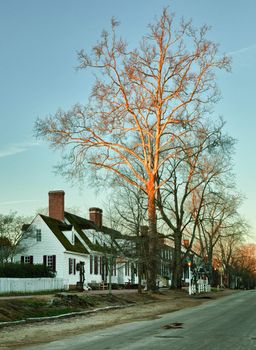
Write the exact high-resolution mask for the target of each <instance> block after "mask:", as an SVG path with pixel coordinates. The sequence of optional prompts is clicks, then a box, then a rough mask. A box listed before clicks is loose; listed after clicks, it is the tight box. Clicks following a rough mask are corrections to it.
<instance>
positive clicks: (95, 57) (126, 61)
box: [35, 9, 229, 291]
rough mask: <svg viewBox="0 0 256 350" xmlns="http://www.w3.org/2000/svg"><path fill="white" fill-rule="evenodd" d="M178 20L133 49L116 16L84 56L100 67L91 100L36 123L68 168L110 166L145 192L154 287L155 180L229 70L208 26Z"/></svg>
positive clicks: (161, 24) (164, 21) (163, 21)
mask: <svg viewBox="0 0 256 350" xmlns="http://www.w3.org/2000/svg"><path fill="white" fill-rule="evenodd" d="M174 22H175V18H174V16H173V15H170V14H169V13H168V11H167V10H166V9H164V10H163V12H162V14H161V16H160V18H159V19H156V20H155V22H154V23H153V24H151V25H150V26H149V33H148V34H147V35H146V36H145V37H144V38H143V39H142V41H141V42H140V45H139V46H138V48H137V49H134V50H132V49H130V48H129V46H128V45H127V43H126V42H125V41H124V40H123V39H121V38H119V37H118V36H117V27H118V22H117V21H116V20H115V19H112V26H111V30H110V31H109V32H107V31H103V33H102V36H101V39H100V41H99V42H98V43H97V44H96V45H95V46H94V47H93V49H92V52H91V53H89V54H87V53H86V52H84V51H83V50H82V51H80V52H79V54H78V59H79V62H80V63H79V67H80V68H81V69H85V68H86V69H87V68H91V69H93V70H94V72H95V71H96V79H95V84H94V85H93V86H92V93H91V98H90V101H89V103H88V105H87V106H81V105H79V104H77V105H75V106H74V107H72V108H71V109H70V110H68V111H63V110H59V111H57V113H56V114H55V115H53V116H50V117H47V118H43V119H39V120H38V121H37V122H36V125H35V130H36V133H37V135H38V136H41V137H43V138H46V139H48V141H49V142H50V143H51V145H52V146H53V147H56V148H64V149H65V150H66V153H65V154H64V163H63V164H65V165H66V166H67V167H66V169H65V170H64V172H66V173H68V174H69V175H71V176H72V175H74V174H78V173H79V174H82V175H83V174H84V173H85V170H87V168H88V167H89V168H90V169H92V168H94V169H95V170H103V169H105V170H106V171H111V172H115V173H116V174H117V175H118V176H120V177H121V178H123V179H124V180H125V181H127V182H128V183H130V184H131V185H133V186H135V187H138V188H140V189H141V190H142V191H143V192H144V193H145V194H146V196H147V201H148V226H149V256H150V262H149V264H148V281H147V285H148V288H149V290H151V291H154V290H155V289H156V273H157V249H158V248H157V247H158V236H157V228H156V205H155V198H156V193H157V189H158V187H159V186H160V187H161V186H162V185H163V184H164V183H165V181H167V179H162V181H161V182H160V183H158V184H157V183H156V178H157V174H158V172H159V171H161V167H162V166H163V165H164V164H165V162H166V161H168V160H169V159H170V158H172V157H173V156H174V153H175V149H173V148H172V144H173V141H174V140H175V139H177V138H178V137H179V136H180V135H181V134H184V133H186V132H188V131H187V130H189V126H190V125H191V124H193V123H196V122H197V120H198V118H199V117H200V116H201V114H202V113H205V112H206V109H207V108H208V105H209V104H211V103H212V102H215V101H216V97H217V95H218V91H217V89H216V86H215V76H214V72H215V69H229V59H228V58H227V57H226V56H221V55H219V54H218V52H217V46H216V45H215V44H214V43H213V42H211V41H209V40H207V39H206V35H207V30H208V29H207V27H206V26H204V27H202V28H200V29H195V28H193V26H192V24H191V21H189V22H185V21H181V23H180V24H179V25H178V26H177V28H175V23H174ZM167 150H170V151H169V152H167ZM138 169H140V171H138ZM142 174H143V175H142ZM130 175H132V176H130Z"/></svg>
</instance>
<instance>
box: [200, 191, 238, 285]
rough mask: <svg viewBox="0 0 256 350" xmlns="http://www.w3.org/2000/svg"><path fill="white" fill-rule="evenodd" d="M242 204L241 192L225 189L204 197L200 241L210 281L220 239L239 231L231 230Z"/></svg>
mask: <svg viewBox="0 0 256 350" xmlns="http://www.w3.org/2000/svg"><path fill="white" fill-rule="evenodd" d="M240 204H241V196H240V195H239V194H232V195H231V194H228V193H225V189H222V191H221V190H220V191H219V192H208V193H207V197H206V198H205V199H204V203H203V208H202V211H201V215H200V221H199V230H198V232H199V241H200V247H201V256H203V257H205V258H206V262H207V266H208V271H209V278H210V283H211V282H212V276H213V270H212V269H213V258H214V255H215V254H214V251H215V249H216V247H217V244H218V243H219V242H220V240H221V239H222V240H223V239H224V238H225V237H227V236H230V235H231V236H232V235H235V234H238V231H233V232H232V231H230V229H231V228H232V227H234V224H235V223H236V222H237V221H238V218H239V215H238V208H239V205H240Z"/></svg>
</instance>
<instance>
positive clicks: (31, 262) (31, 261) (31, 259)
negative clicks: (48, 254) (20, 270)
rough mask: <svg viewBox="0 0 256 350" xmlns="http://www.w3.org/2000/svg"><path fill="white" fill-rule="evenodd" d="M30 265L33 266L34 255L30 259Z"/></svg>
mask: <svg viewBox="0 0 256 350" xmlns="http://www.w3.org/2000/svg"><path fill="white" fill-rule="evenodd" d="M29 263H30V264H31V265H33V255H30V257H29Z"/></svg>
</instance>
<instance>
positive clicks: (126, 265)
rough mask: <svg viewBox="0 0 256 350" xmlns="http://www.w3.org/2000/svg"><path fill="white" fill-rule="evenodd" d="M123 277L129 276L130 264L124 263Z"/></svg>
mask: <svg viewBox="0 0 256 350" xmlns="http://www.w3.org/2000/svg"><path fill="white" fill-rule="evenodd" d="M125 276H130V262H129V261H127V262H126V263H125Z"/></svg>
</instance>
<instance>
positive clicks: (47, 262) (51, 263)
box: [43, 255, 56, 271]
mask: <svg viewBox="0 0 256 350" xmlns="http://www.w3.org/2000/svg"><path fill="white" fill-rule="evenodd" d="M43 263H44V266H48V267H49V268H50V269H51V270H52V271H56V255H44V257H43Z"/></svg>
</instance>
